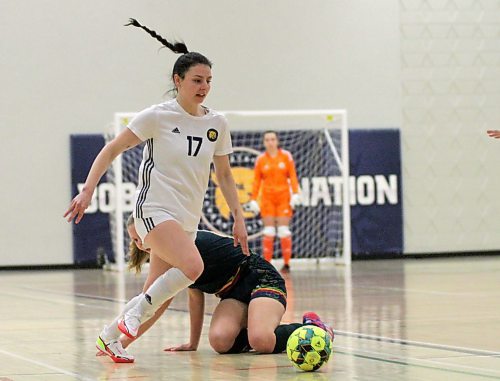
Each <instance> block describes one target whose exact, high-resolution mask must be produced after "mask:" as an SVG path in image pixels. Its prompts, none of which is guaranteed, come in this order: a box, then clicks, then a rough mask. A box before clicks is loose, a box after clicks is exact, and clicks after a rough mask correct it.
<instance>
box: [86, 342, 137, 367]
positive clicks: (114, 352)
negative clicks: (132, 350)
mask: <svg viewBox="0 0 500 381" xmlns="http://www.w3.org/2000/svg"><path fill="white" fill-rule="evenodd" d="M95 346H96V348H97V349H98V350H99V352H98V354H97V355H98V356H102V355H106V356H109V357H111V359H112V360H113V361H114V362H116V363H132V362H134V361H135V358H134V356H132V355H129V354H128V353H127V351H126V350H125V349H124V348H123V346H122V343H121V342H120V341H119V340H113V341H111V342H109V343H106V342H105V341H104V340H103V339H102V338H101V336H99V337H98V338H97V341H96V343H95Z"/></svg>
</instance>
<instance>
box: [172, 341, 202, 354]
mask: <svg viewBox="0 0 500 381" xmlns="http://www.w3.org/2000/svg"><path fill="white" fill-rule="evenodd" d="M197 349H198V348H196V347H195V346H194V345H191V343H187V344H182V345H178V346H176V347H168V348H165V349H164V351H165V352H181V351H195V350H197Z"/></svg>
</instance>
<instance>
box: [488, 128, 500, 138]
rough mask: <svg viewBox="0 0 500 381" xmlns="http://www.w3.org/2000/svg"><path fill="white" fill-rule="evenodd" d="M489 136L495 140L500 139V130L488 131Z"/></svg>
mask: <svg viewBox="0 0 500 381" xmlns="http://www.w3.org/2000/svg"><path fill="white" fill-rule="evenodd" d="M486 132H487V133H488V135H489V136H490V137H492V138H494V139H500V130H488V131H486Z"/></svg>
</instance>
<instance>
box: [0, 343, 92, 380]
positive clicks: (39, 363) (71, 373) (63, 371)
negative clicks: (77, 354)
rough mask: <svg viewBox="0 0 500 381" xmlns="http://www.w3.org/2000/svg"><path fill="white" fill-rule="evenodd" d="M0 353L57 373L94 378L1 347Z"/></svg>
mask: <svg viewBox="0 0 500 381" xmlns="http://www.w3.org/2000/svg"><path fill="white" fill-rule="evenodd" d="M0 353H2V354H4V355H6V356H10V357H13V358H16V359H18V360H22V361H26V362H29V363H32V364H35V365H38V366H41V367H43V368H47V369H50V370H53V371H55V372H57V373H62V374H65V375H66V376H71V377H76V378H77V379H79V380H83V381H92V380H94V379H93V378H89V377H85V376H81V375H79V374H77V373H73V372H71V371H69V370H65V369H62V368H58V367H55V366H52V365H50V364H47V363H44V362H42V361H38V360H33V359H30V358H28V357H24V356H21V355H18V354H16V353H12V352H9V351H5V350H3V349H0Z"/></svg>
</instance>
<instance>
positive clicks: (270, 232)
mask: <svg viewBox="0 0 500 381" xmlns="http://www.w3.org/2000/svg"><path fill="white" fill-rule="evenodd" d="M262 233H263V234H264V235H266V236H268V237H274V236H275V235H276V228H275V227H274V226H264V230H262Z"/></svg>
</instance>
